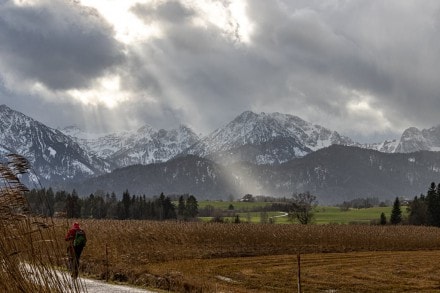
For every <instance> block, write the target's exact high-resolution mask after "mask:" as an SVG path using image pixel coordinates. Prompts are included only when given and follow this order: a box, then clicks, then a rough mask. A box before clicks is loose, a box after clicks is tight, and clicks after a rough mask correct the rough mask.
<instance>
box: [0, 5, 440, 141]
mask: <svg viewBox="0 0 440 293" xmlns="http://www.w3.org/2000/svg"><path fill="white" fill-rule="evenodd" d="M439 33H440V1H437V0H433V1H429V0H424V1H418V0H404V1H402V0H387V1H382V0H369V1H364V0H358V1H350V0H326V1H321V0H317V1H315V0H273V1H267V0H229V1H227V0H180V1H176V0H173V1H167V0H106V1H102V0H70V1H68V0H0V104H6V105H7V106H9V107H11V108H12V109H15V110H17V111H20V112H22V113H24V114H26V115H28V116H30V117H32V118H34V119H36V120H38V121H40V122H43V123H45V124H46V125H48V126H50V127H53V128H62V127H65V126H69V125H77V126H79V127H80V128H82V129H83V130H86V131H89V132H109V131H121V130H129V129H137V128H139V127H141V126H142V125H145V124H149V125H151V126H153V127H155V128H157V129H160V128H164V129H171V128H175V127H177V126H178V125H179V124H184V125H187V126H189V127H191V128H192V129H193V130H194V131H195V132H196V133H198V134H209V133H210V132H212V131H213V130H215V129H217V128H219V127H222V126H224V125H225V124H227V123H228V122H230V121H231V120H233V119H234V118H235V117H236V116H238V115H239V114H240V113H242V112H243V111H247V110H250V111H254V112H256V113H260V112H265V113H272V112H280V113H284V114H291V115H295V116H298V117H300V118H302V119H304V120H306V121H308V122H311V123H313V124H318V125H322V126H324V127H326V128H329V129H331V130H336V131H338V132H339V133H340V134H343V135H346V136H349V137H351V138H353V139H355V140H357V141H360V142H379V141H382V140H383V139H386V138H387V139H390V138H399V137H400V135H401V134H402V132H403V131H404V130H405V129H406V128H408V127H412V126H414V127H418V128H420V129H423V128H430V127H432V126H436V125H439V124H440V115H439V114H438V113H439V109H440V80H439V76H440V38H439V37H438V36H439V35H440V34H439Z"/></svg>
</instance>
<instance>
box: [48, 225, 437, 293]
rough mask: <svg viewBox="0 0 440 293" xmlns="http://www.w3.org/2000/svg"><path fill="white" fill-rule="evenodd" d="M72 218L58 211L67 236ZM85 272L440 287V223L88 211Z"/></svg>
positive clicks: (240, 285)
mask: <svg viewBox="0 0 440 293" xmlns="http://www.w3.org/2000/svg"><path fill="white" fill-rule="evenodd" d="M71 222H72V220H69V221H67V220H65V219H64V220H62V219H59V220H55V225H56V230H57V231H58V233H59V236H58V237H61V238H62V237H64V233H65V232H66V231H67V228H68V227H69V226H70V225H71ZM79 222H80V223H81V225H82V227H83V228H84V229H85V230H86V232H87V235H88V243H87V246H86V248H85V249H84V252H83V256H82V263H81V271H82V274H83V275H87V276H89V277H93V278H97V279H108V280H109V282H126V283H130V284H133V285H136V286H139V287H144V288H149V289H161V290H164V291H168V292H297V274H298V271H297V270H298V265H297V255H298V253H300V256H301V286H302V289H303V292H440V274H439V273H438V272H440V262H439V261H438V260H439V259H440V229H438V228H433V227H415V226H369V225H307V226H304V225H270V224H267V225H263V224H247V223H246V224H218V223H198V222H197V223H196V222H192V223H185V222H150V221H117V220H79Z"/></svg>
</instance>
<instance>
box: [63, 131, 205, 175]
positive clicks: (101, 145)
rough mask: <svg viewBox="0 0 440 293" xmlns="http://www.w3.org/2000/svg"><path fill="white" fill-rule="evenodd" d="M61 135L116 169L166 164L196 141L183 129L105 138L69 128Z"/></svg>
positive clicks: (194, 136)
mask: <svg viewBox="0 0 440 293" xmlns="http://www.w3.org/2000/svg"><path fill="white" fill-rule="evenodd" d="M62 131H63V133H65V134H67V135H69V136H71V137H72V138H73V139H74V140H75V141H77V142H78V143H79V144H80V145H82V146H83V147H84V148H85V149H87V150H88V151H90V152H92V153H94V154H96V155H97V156H99V157H101V158H103V159H106V160H109V161H111V162H113V163H114V164H116V165H117V166H118V167H126V166H130V165H135V164H151V163H157V162H166V161H168V160H169V159H171V158H173V157H175V156H177V155H178V154H180V153H182V152H183V151H184V150H185V149H187V148H188V147H190V146H191V145H192V144H194V143H195V142H197V141H198V140H199V138H198V136H197V135H196V134H195V133H194V132H193V131H192V130H191V129H190V128H188V127H186V126H183V125H181V126H180V127H179V128H177V129H172V130H164V129H160V130H155V129H153V128H152V127H151V126H149V125H145V126H143V127H141V128H139V129H138V130H136V131H126V132H120V133H112V134H106V135H96V134H95V135H94V134H89V133H85V132H83V131H82V130H80V129H79V128H77V127H72V126H71V127H67V128H65V129H63V130H62Z"/></svg>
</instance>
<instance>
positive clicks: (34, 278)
mask: <svg viewBox="0 0 440 293" xmlns="http://www.w3.org/2000/svg"><path fill="white" fill-rule="evenodd" d="M8 159H9V162H8V163H6V164H4V163H0V179H1V183H0V234H1V235H2V237H0V292H14V293H15V292H80V291H82V292H84V288H83V286H82V285H81V284H80V283H78V282H74V281H72V280H71V278H70V277H69V276H68V274H66V273H60V272H57V271H55V270H54V268H56V267H65V265H64V257H65V253H64V251H65V248H64V244H63V243H62V242H61V241H62V240H63V238H59V237H58V233H56V227H55V223H54V222H52V221H51V220H50V219H38V218H36V217H34V216H33V215H32V214H31V213H30V210H29V207H28V204H27V202H26V199H25V197H24V192H26V191H28V189H27V187H26V186H24V185H23V184H22V183H21V182H20V179H19V176H20V175H21V174H24V173H26V172H27V171H28V170H29V167H30V166H29V163H28V161H27V160H26V159H25V158H24V157H21V156H19V155H16V154H11V155H8Z"/></svg>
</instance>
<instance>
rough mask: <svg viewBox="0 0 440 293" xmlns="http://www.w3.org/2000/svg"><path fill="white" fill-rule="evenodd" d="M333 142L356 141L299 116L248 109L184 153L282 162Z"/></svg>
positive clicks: (226, 160)
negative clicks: (257, 111) (257, 112)
mask: <svg viewBox="0 0 440 293" xmlns="http://www.w3.org/2000/svg"><path fill="white" fill-rule="evenodd" d="M332 144H344V145H352V144H354V143H353V141H352V140H351V139H349V138H348V137H344V136H341V135H339V134H338V133H337V132H336V131H330V130H328V129H326V128H324V127H322V126H319V125H313V124H311V123H309V122H306V121H304V120H302V119H301V118H299V117H296V116H292V115H287V114H280V113H271V114H266V113H261V114H256V113H253V112H250V111H247V112H243V113H242V114H241V115H239V116H238V117H237V118H235V119H234V120H233V121H231V122H230V123H228V124H227V125H226V126H224V127H222V128H219V129H217V130H216V131H214V132H213V133H211V134H210V135H208V136H207V137H205V138H203V139H202V140H200V141H199V142H198V143H196V144H195V145H193V146H192V147H190V148H189V149H188V150H186V151H185V152H184V153H183V154H193V155H197V156H200V157H206V158H210V159H212V160H214V161H216V162H219V163H223V164H230V163H234V162H240V161H247V162H252V163H256V164H280V163H283V162H286V161H288V160H291V159H294V158H299V157H303V156H304V155H307V154H309V153H311V152H313V151H316V150H318V149H321V148H324V147H327V146H330V145H332Z"/></svg>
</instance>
